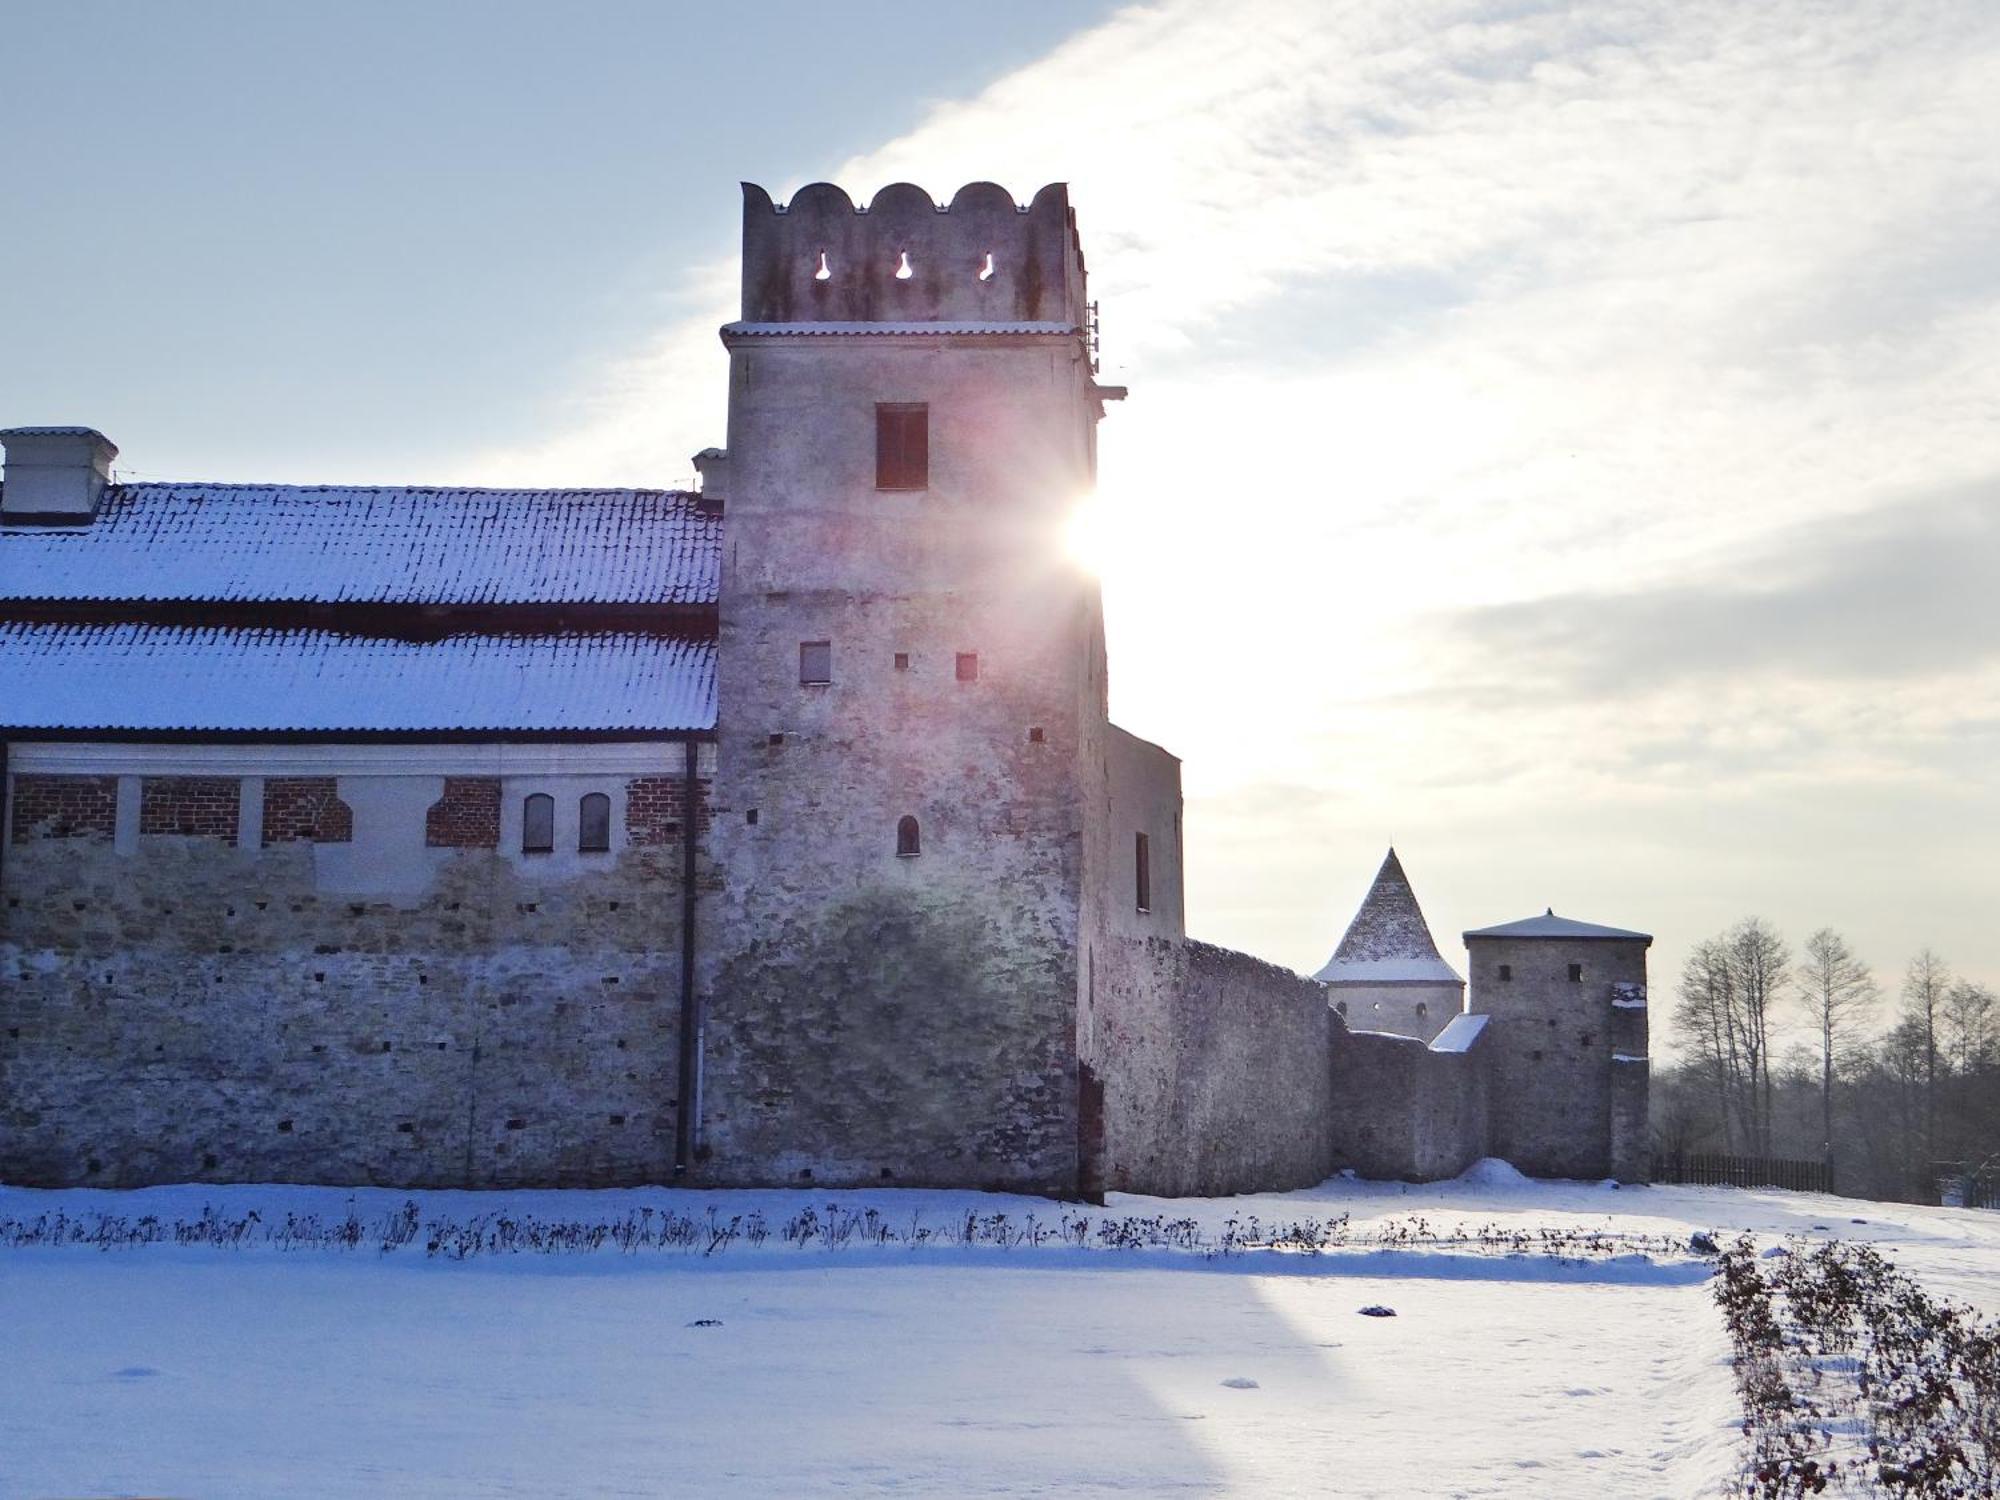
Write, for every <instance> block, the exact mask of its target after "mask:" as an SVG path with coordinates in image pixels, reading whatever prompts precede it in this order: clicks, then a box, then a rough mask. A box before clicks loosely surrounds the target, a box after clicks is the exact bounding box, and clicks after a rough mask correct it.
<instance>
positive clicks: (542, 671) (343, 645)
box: [0, 624, 715, 733]
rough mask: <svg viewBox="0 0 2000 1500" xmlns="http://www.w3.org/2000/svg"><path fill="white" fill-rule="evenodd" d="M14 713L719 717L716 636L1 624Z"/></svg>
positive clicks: (253, 723) (202, 718)
mask: <svg viewBox="0 0 2000 1500" xmlns="http://www.w3.org/2000/svg"><path fill="white" fill-rule="evenodd" d="M0 725H4V726H5V727H7V728H12V729H33V730H94V729H108V730H122V731H133V730H139V731H160V732H171V731H223V732H239V733H240V732H246V731H248V732H257V731H272V732H277V733H314V732H329V733H331V732H355V733H393V732H409V731H459V732H465V731H471V732H479V731H486V730H491V731H521V732H527V733H541V732H564V731H578V732H604V731H631V732H634V733H643V732H658V731H663V730H699V729H712V728H713V727H714V725H715V646H714V644H713V643H712V642H709V641H687V640H676V639H669V638H664V637H659V636H650V635H639V634H624V633H608V632H607V633H603V634H579V635H542V636H518V635H513V636H510V635H453V636H446V637H445V638H443V639H442V640H435V641H404V640H385V639H380V638H373V637H365V636H354V635H345V634H341V633H338V632H333V631H323V630H291V631H283V630H227V629H188V628H179V627H172V626H159V625H66V624H65V625H54V624H0Z"/></svg>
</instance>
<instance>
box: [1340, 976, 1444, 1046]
mask: <svg viewBox="0 0 2000 1500" xmlns="http://www.w3.org/2000/svg"><path fill="white" fill-rule="evenodd" d="M1326 991H1327V998H1328V1000H1330V1001H1331V1002H1332V1003H1333V1007H1334V1010H1335V1011H1336V1012H1337V1013H1338V1014H1339V1015H1340V1016H1341V1018H1342V1019H1343V1020H1345V1021H1346V1022H1347V1024H1348V1026H1349V1027H1350V1028H1351V1029H1353V1030H1355V1031H1386V1032H1390V1033H1392V1034H1394V1035H1396V1036H1411V1037H1415V1038H1416V1039H1417V1040H1418V1041H1422V1042H1428V1041H1429V1040H1430V1039H1431V1038H1432V1037H1434V1036H1436V1035H1437V1034H1438V1033H1439V1032H1440V1031H1443V1030H1444V1029H1445V1027H1446V1026H1448V1025H1450V1024H1451V1021H1452V1018H1453V1017H1454V1016H1458V1015H1462V1014H1463V1013H1464V1010H1465V986H1464V985H1462V984H1408V983H1402V984H1356V983H1350V982H1345V981H1342V982H1337V983H1333V984H1329V985H1328V986H1327V987H1326Z"/></svg>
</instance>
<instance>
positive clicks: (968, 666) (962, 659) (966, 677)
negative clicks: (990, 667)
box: [958, 651, 979, 682]
mask: <svg viewBox="0 0 2000 1500" xmlns="http://www.w3.org/2000/svg"><path fill="white" fill-rule="evenodd" d="M958 680H959V681H960V682H977V681H978V680H979V653H978V652H977V651H961V652H959V653H958Z"/></svg>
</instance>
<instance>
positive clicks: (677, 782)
mask: <svg viewBox="0 0 2000 1500" xmlns="http://www.w3.org/2000/svg"><path fill="white" fill-rule="evenodd" d="M710 786H711V782H710V780H709V778H707V777H702V778H700V779H699V780H697V781H696V783H695V798H696V803H697V806H696V808H695V818H696V823H697V828H698V831H699V832H700V833H707V832H708V821H709V803H710V800H711V799H710V796H709V790H710ZM686 824H687V794H686V783H685V781H684V779H683V778H682V777H679V776H635V777H634V778H633V779H632V780H630V781H628V782H626V783H625V842H626V843H628V844H630V845H631V846H632V847H633V848H635V849H646V848H652V847H655V846H657V845H660V844H672V843H676V842H678V841H679V839H680V836H681V829H682V828H683V827H685V826H686Z"/></svg>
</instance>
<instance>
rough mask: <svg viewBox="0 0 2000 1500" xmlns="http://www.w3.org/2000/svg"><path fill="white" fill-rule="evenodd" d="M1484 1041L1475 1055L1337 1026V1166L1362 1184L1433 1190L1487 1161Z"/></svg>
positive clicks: (1332, 1117)
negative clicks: (1420, 1185) (1371, 1181)
mask: <svg viewBox="0 0 2000 1500" xmlns="http://www.w3.org/2000/svg"><path fill="white" fill-rule="evenodd" d="M1487 1046H1488V1043H1487V1041H1486V1039H1485V1038H1484V1037H1482V1038H1481V1039H1480V1040H1479V1041H1478V1042H1476V1043H1474V1045H1473V1047H1472V1049H1471V1050H1469V1051H1465V1052H1439V1051H1433V1050H1432V1049H1431V1047H1430V1046H1429V1045H1428V1044H1426V1043H1425V1042H1423V1041H1421V1040H1419V1039H1417V1038H1415V1037H1407V1036H1398V1035H1394V1034H1392V1033H1389V1032H1379V1031H1348V1030H1346V1029H1345V1028H1344V1027H1339V1026H1336V1029H1335V1032H1334V1036H1333V1045H1332V1049H1331V1064H1332V1067H1331V1075H1332V1095H1333V1102H1332V1109H1331V1111H1330V1114H1329V1116H1328V1120H1329V1129H1330V1135H1331V1138H1332V1151H1333V1159H1334V1165H1336V1166H1339V1167H1352V1168H1353V1169H1354V1170H1355V1171H1356V1172H1359V1173H1360V1174H1361V1175H1362V1176H1363V1177H1372V1178H1378V1179H1383V1180H1392V1179H1397V1178H1401V1179H1405V1180H1407V1181H1412V1182H1434V1181H1437V1180H1438V1179H1440V1178H1445V1177H1455V1176H1457V1175H1458V1174H1459V1173H1460V1172H1462V1171H1464V1170H1465V1169H1466V1168H1467V1167H1468V1166H1470V1165H1471V1164H1472V1163H1473V1162H1475V1161H1477V1160H1478V1159H1479V1158H1480V1157H1482V1156H1484V1155H1486V1153H1487V1148H1488V1129H1487V1057H1486V1048H1487Z"/></svg>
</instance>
